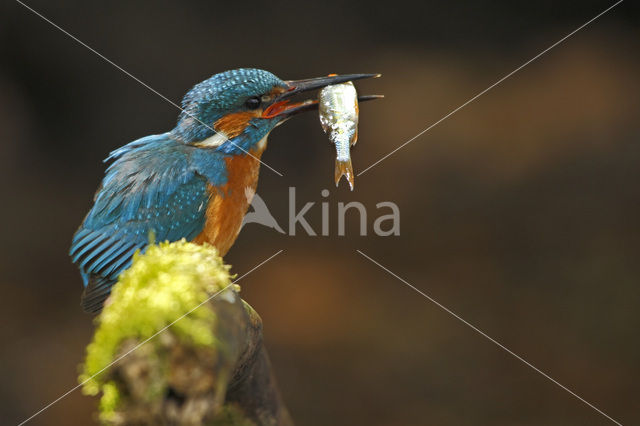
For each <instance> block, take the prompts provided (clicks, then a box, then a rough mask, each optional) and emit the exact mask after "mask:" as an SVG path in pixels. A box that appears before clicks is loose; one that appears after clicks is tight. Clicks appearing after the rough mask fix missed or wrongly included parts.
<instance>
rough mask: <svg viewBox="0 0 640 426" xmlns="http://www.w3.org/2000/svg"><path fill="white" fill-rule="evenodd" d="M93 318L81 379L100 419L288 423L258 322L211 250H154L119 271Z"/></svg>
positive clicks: (244, 425) (184, 246)
mask: <svg viewBox="0 0 640 426" xmlns="http://www.w3.org/2000/svg"><path fill="white" fill-rule="evenodd" d="M225 288H226V289H225ZM216 292H220V293H219V294H218V295H217V296H215V297H213V298H211V296H212V295H214V294H215V293H216ZM209 298H211V299H210V300H208V301H207V299H209ZM198 305H200V306H198ZM187 312H189V313H188V314H187ZM184 314H187V315H186V316H184V318H181V319H179V320H178V321H177V322H175V324H172V325H171V326H169V328H167V329H166V330H164V331H162V332H160V333H159V334H158V335H157V336H155V337H153V338H151V339H150V340H149V341H148V342H146V343H143V344H142V345H140V343H141V342H144V341H145V340H146V339H148V338H150V337H151V336H153V335H154V334H156V333H158V331H160V330H162V329H163V328H164V327H166V326H167V325H169V324H171V323H172V322H174V321H176V320H177V319H178V318H180V317H181V316H183V315H184ZM96 321H97V329H96V332H95V335H94V339H93V342H92V343H91V344H90V345H89V346H88V348H87V358H86V361H85V365H84V372H83V373H82V375H81V376H80V380H81V381H82V382H85V381H86V383H85V384H84V391H85V393H88V394H93V395H95V394H98V393H102V398H101V401H100V414H99V418H100V421H101V422H102V423H103V424H107V425H194V426H195V425H240V426H249V425H274V426H275V425H283V426H287V425H291V424H292V422H291V419H290V418H289V415H288V413H287V410H286V408H285V406H284V404H283V402H282V399H281V397H280V394H279V392H278V388H277V385H276V382H275V379H274V375H273V372H272V370H271V365H270V363H269V358H268V356H267V352H266V349H265V347H264V345H263V340H262V320H261V319H260V316H259V315H258V314H257V313H256V312H255V311H254V310H253V309H252V308H251V307H250V306H249V305H248V304H247V303H245V302H244V301H243V300H242V299H241V298H240V297H239V296H238V288H237V286H234V285H230V277H229V274H228V267H227V266H225V265H224V264H223V263H222V260H221V259H220V258H219V257H218V255H217V253H216V251H215V249H214V248H213V247H210V246H199V245H194V244H190V243H186V242H184V241H180V242H176V243H171V244H169V243H163V244H160V245H159V246H151V247H149V248H148V249H147V251H146V253H145V254H144V255H139V256H136V257H135V259H134V262H133V265H132V266H131V268H129V269H128V270H127V271H125V272H124V273H123V274H122V275H121V276H120V280H119V282H118V284H117V285H116V286H115V287H114V290H113V293H112V296H111V298H110V300H109V303H108V304H107V306H105V308H104V310H103V312H102V313H101V314H100V316H98V317H97V320H96ZM138 345H140V346H139V347H137V348H136V346H138ZM134 348H135V349H134ZM119 358H121V359H119ZM115 360H117V361H116V362H115V363H114V364H113V365H111V366H110V367H108V368H106V369H105V370H104V371H103V372H100V371H101V370H102V369H104V368H105V367H107V366H108V365H109V364H111V363H113V362H114V361H115ZM96 374H97V375H96Z"/></svg>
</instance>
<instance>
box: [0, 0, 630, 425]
mask: <svg viewBox="0 0 640 426" xmlns="http://www.w3.org/2000/svg"><path fill="white" fill-rule="evenodd" d="M612 3H613V2H612V1H611V2H608V1H600V0H598V1H596V0H593V1H590V0H589V1H581V2H568V1H564V2H563V1H561V2H558V1H538V2H527V1H518V2H513V1H493V2H489V1H484V2H433V1H425V2H404V1H394V2H384V3H379V4H378V3H373V2H370V1H367V2H350V3H348V4H342V3H341V2H297V3H285V2H278V1H276V2H261V3H256V4H250V3H237V4H236V3H234V2H224V3H222V2H204V1H199V2H195V1H194V2H177V1H175V2H167V1H165V2H95V3H92V4H89V3H88V2H56V3H55V4H54V3H53V2H45V1H41V0H38V1H35V0H32V1H29V2H28V4H30V5H31V6H33V7H34V8H35V9H37V10H38V11H40V12H41V13H43V14H44V15H45V16H47V17H49V18H50V19H52V20H53V21H54V22H56V23H57V24H59V25H60V26H62V27H63V28H65V29H67V30H68V31H70V32H71V33H73V34H74V35H76V36H77V37H79V38H80V39H81V40H83V41H85V42H86V43H88V44H89V45H91V46H92V47H94V48H96V49H97V50H98V51H100V52H101V53H103V54H104V55H106V56H107V57H109V58H110V59H112V60H113V61H115V62H116V63H117V64H119V65H121V66H122V67H124V68H125V69H127V70H128V71H130V72H131V73H133V74H134V75H136V76H138V77H139V78H141V79H142V80H144V81H145V82H147V83H148V84H150V85H151V86H152V87H154V88H155V89H157V90H158V91H160V92H161V93H163V94H164V95H166V96H168V97H169V98H170V99H172V100H174V101H176V102H177V101H179V100H180V98H181V96H182V95H183V94H184V92H185V91H186V90H188V89H189V88H190V87H191V86H192V85H193V84H195V83H196V82H199V81H201V80H203V79H205V78H207V77H208V76H210V75H211V74H214V73H216V72H219V71H223V70H226V69H231V68H236V67H240V66H255V67H260V68H265V69H268V70H270V71H273V72H274V73H275V74H277V75H279V76H280V77H282V78H285V79H294V78H305V77H314V76H320V75H325V74H328V73H331V72H336V73H347V72H381V73H383V74H384V77H383V78H382V79H379V80H376V81H367V82H363V83H362V84H360V85H359V88H360V91H361V93H384V94H385V95H386V99H385V100H384V101H379V102H376V103H375V104H373V103H372V104H367V105H363V106H362V108H361V127H360V142H359V144H358V146H357V147H356V149H355V150H354V152H353V156H354V166H355V168H356V169H357V170H362V169H364V168H365V167H366V166H368V165H370V164H371V163H373V162H374V161H376V160H377V159H379V158H380V157H381V156H383V155H384V154H386V153H387V152H389V151H390V150H392V149H394V148H395V147H397V146H398V145H400V144H401V143H403V142H404V141H406V140H407V139H409V138H411V137H413V136H414V135H415V134H417V133H418V132H419V131H420V130H422V129H424V128H426V127H427V126H428V125H430V124H432V123H433V122H435V121H436V120H438V119H439V118H441V117H442V116H443V115H445V114H446V113H448V112H449V111H451V110H452V109H454V108H455V107H457V106H459V105H460V104H462V103H463V102H465V101H466V100H468V99H469V98H471V97H472V96H473V95H475V94H476V93H478V92H479V91H481V90H483V89H485V88H486V87H488V86H489V85H490V84H492V83H494V82H495V81H496V80H498V79H499V78H500V77H502V76H503V75H505V74H507V73H508V72H510V71H512V70H513V69H515V68H516V67H517V66H519V65H520V64H522V63H523V62H525V61H526V60H528V59H529V58H531V57H533V56H534V55H536V54H537V53H539V52H540V51H541V50H543V49H544V48H546V47H547V46H549V45H551V44H552V43H554V42H555V41H557V40H558V39H560V38H561V37H563V36H564V35H565V34H567V33H569V32H570V31H572V30H573V29H575V28H576V27H578V26H579V25H581V24H583V23H584V22H586V21H587V20H588V19H590V18H592V17H593V16H595V15H596V14H597V13H599V12H600V11H602V10H604V9H605V8H606V7H607V6H609V5H610V4H612ZM0 13H1V16H2V18H0V19H1V22H0V36H1V37H2V42H1V45H0V46H1V49H2V55H1V56H2V64H1V66H0V137H1V142H0V191H1V193H2V200H3V202H2V209H0V224H1V225H0V226H1V233H0V235H2V244H1V245H0V247H1V248H0V250H1V255H0V277H1V278H0V294H1V295H2V297H1V298H0V300H1V301H0V324H2V325H1V327H0V329H1V332H0V333H1V334H0V341H1V342H2V348H1V349H0V377H1V381H0V419H2V422H1V423H2V424H7V425H9V424H17V423H19V422H20V421H22V420H23V419H25V418H26V417H28V416H29V415H31V414H32V413H34V412H35V411H37V410H38V409H40V408H42V407H43V406H44V405H45V404H47V403H48V402H50V401H52V400H53V399H55V398H57V397H58V396H59V395H60V394H62V393H63V392H65V391H67V390H68V389H70V388H71V387H73V386H74V385H75V384H76V383H77V381H76V380H77V379H76V377H77V370H78V365H79V363H80V362H81V360H82V358H83V354H84V347H85V345H86V344H87V342H88V341H89V339H90V337H91V332H92V324H91V318H90V317H88V316H86V315H84V314H83V313H82V312H81V310H80V307H79V297H80V293H81V282H80V277H79V275H78V273H77V270H76V269H75V267H74V266H73V265H72V264H71V263H70V261H69V259H68V257H67V249H68V246H69V242H70V238H71V235H72V234H73V232H74V231H75V229H76V227H77V226H78V224H79V223H80V221H81V220H82V218H83V217H84V215H85V213H86V212H87V210H88V209H89V208H90V206H91V199H92V196H93V192H94V190H95V189H96V187H97V185H98V183H99V180H100V179H101V177H102V174H103V171H104V168H105V166H104V165H103V164H102V163H101V160H102V159H103V158H105V157H106V155H107V153H108V152H109V151H110V150H112V149H114V148H117V147H118V146H121V145H123V144H125V143H127V142H129V141H131V140H134V139H137V138H139V137H141V136H144V135H147V134H152V133H159V132H163V131H166V130H169V129H170V128H171V127H173V124H174V123H175V119H176V116H177V111H176V110H175V109H174V107H172V106H171V105H169V104H167V103H166V102H165V101H163V100H162V99H160V98H158V97H157V96H156V95H154V94H152V93H150V92H149V91H148V90H146V89H145V88H143V87H142V86H140V85H139V84H138V83H136V82H135V81H133V80H132V79H130V78H129V77H127V76H125V75H124V74H123V73H121V72H120V71H118V70H116V69H114V68H113V67H111V66H110V65H108V64H107V63H105V62H104V61H103V60H101V59H100V58H98V57H97V56H96V55H94V54H93V53H91V52H89V51H88V50H87V49H85V48H83V47H81V46H79V45H78V44H77V43H75V42H74V41H72V40H71V39H69V38H68V37H66V36H65V35H63V34H62V33H60V32H58V31H56V30H55V29H53V28H52V27H51V26H50V25H49V24H47V23H46V22H44V21H43V20H41V19H40V18H38V17H37V16H35V15H33V14H32V13H31V12H29V11H27V10H26V9H25V8H23V7H21V6H20V5H19V4H17V3H12V2H6V3H5V4H3V6H2V7H1V11H0ZM637 16H638V14H637V6H634V5H633V4H632V2H630V1H629V2H624V3H623V4H621V5H620V6H619V7H617V8H616V9H614V10H613V11H611V12H610V13H609V14H607V15H605V16H603V17H602V18H601V19H599V20H598V21H596V22H595V23H593V24H592V25H591V26H589V27H587V28H586V29H584V30H583V31H581V32H579V33H578V34H576V35H575V36H574V37H572V38H571V39H569V40H568V41H567V42H565V43H564V44H562V45H560V46H558V47H557V48H556V49H554V50H552V51H551V52H549V53H548V54H546V55H545V56H543V57H542V58H541V59H540V60H538V61H536V62H534V63H532V64H531V65H529V66H528V67H526V68H525V69H524V70H522V71H521V72H519V73H518V74H516V75H515V76H513V77H512V78H511V79H509V80H507V81H505V82H504V83H503V84H501V85H500V86H498V87H496V88H495V89H494V90H492V91H491V92H489V93H488V94H486V95H485V96H483V97H482V98H480V99H478V100H477V101H476V102H474V103H472V104H471V105H469V106H468V107H466V108H465V109H463V110H462V111H460V112H459V113H457V114H455V115H454V116H452V117H450V118H449V119H447V120H446V121H444V122H443V123H441V124H440V125H438V126H437V127H435V128H434V129H433V130H431V131H429V132H428V133H426V134H425V135H423V136H422V137H420V138H419V139H417V140H415V141H414V142H412V143H411V144H409V145H408V146H407V147H405V148H404V149H402V150H400V151H399V152H397V153H396V154H394V155H393V156H392V157H390V158H389V159H387V160H386V161H384V162H383V163H381V164H379V165H378V166H377V167H375V168H373V169H371V170H369V171H368V172H367V173H366V174H364V175H362V176H360V177H359V178H357V179H356V189H355V191H354V192H352V193H351V192H349V191H348V189H347V186H346V185H344V182H343V185H342V186H341V187H340V188H339V189H336V188H335V187H334V186H333V183H332V179H333V161H334V160H333V155H334V154H333V149H332V147H331V146H330V144H329V142H328V140H327V138H326V137H325V136H324V135H323V133H322V131H321V129H320V126H319V124H318V121H317V117H315V116H313V114H309V115H307V116H304V117H298V118H297V119H295V120H292V121H291V122H289V123H287V125H285V126H283V127H281V128H279V129H277V130H276V131H274V132H273V134H272V136H271V138H270V148H269V150H267V153H266V154H265V156H264V157H263V159H264V161H266V162H267V163H269V164H270V165H272V166H273V167H275V168H276V169H278V170H280V171H282V172H283V173H284V174H285V176H284V177H278V176H277V175H275V174H273V173H271V172H270V171H269V170H267V169H265V168H263V170H262V176H261V181H260V186H259V188H258V193H259V194H260V195H261V196H262V197H263V198H264V199H265V200H266V202H267V203H268V206H269V208H270V209H271V212H272V213H273V215H274V216H275V217H276V219H278V221H279V222H280V225H281V226H283V227H286V226H287V191H288V187H290V186H295V187H296V188H297V199H298V204H299V205H301V204H304V203H305V202H308V201H315V202H316V206H315V207H314V208H312V209H311V212H310V214H308V215H307V217H308V219H309V222H310V223H311V224H312V225H313V226H314V227H315V228H316V230H319V229H320V223H321V221H320V207H319V205H318V203H320V202H322V201H328V202H329V203H330V207H331V215H330V216H331V217H330V220H331V221H332V223H331V226H332V231H331V232H332V235H335V234H336V233H337V232H336V219H337V213H336V210H337V203H338V202H339V201H349V200H358V201H361V202H362V203H364V204H365V205H366V206H367V208H368V211H369V215H370V217H369V220H368V222H369V225H368V226H369V231H371V230H372V224H373V220H374V219H375V218H376V217H377V215H378V211H377V210H376V208H375V204H376V203H377V202H380V201H386V200H390V201H394V202H396V203H397V204H398V205H399V207H400V209H401V214H402V216H401V236H399V237H387V238H380V237H376V236H374V235H370V236H367V237H360V236H357V233H358V223H357V220H354V219H356V218H355V215H354V217H351V219H352V220H350V221H349V222H348V224H347V234H348V235H347V236H346V237H334V236H332V237H308V236H305V234H304V232H303V231H302V230H301V229H299V235H298V236H296V237H289V236H285V235H281V234H278V233H276V232H275V231H273V230H270V229H267V228H264V227H260V226H258V225H255V224H253V225H248V226H247V227H245V229H244V230H243V232H242V233H241V235H240V238H239V239H238V241H237V243H236V245H235V246H234V248H233V249H232V250H231V251H230V252H229V254H228V256H227V257H226V261H227V262H228V263H230V264H232V265H233V270H234V271H235V272H237V273H240V274H242V273H243V272H244V271H247V270H249V269H250V268H252V267H253V266H254V265H256V264H258V263H259V262H261V261H262V260H263V259H265V258H267V257H269V256H270V255H271V254H273V253H274V252H275V251H277V250H278V249H284V250H285V252H284V253H283V254H282V255H280V256H279V257H277V258H276V259H274V260H273V261H272V262H270V263H268V264H266V265H265V266H264V267H262V268H261V269H259V270H257V271H255V272H254V273H253V274H251V275H250V276H248V277H247V278H246V279H244V280H242V282H241V285H242V289H243V291H242V294H243V297H244V298H245V299H246V300H247V301H248V302H249V303H251V304H252V305H253V306H254V307H255V308H256V309H257V311H258V312H259V313H260V314H261V315H262V317H263V319H264V323H265V332H266V341H267V345H268V348H269V351H270V353H271V357H272V361H273V364H274V368H275V370H276V373H277V376H278V380H279V382H280V385H281V388H282V392H283V394H284V397H285V400H286V401H287V403H288V406H289V408H290V411H291V413H292V415H293V417H294V419H295V420H296V421H297V424H299V425H311V426H315V425H329V424H331V425H361V424H362V425H365V424H366V425H381V426H390V425H482V424H487V425H495V424H498V425H540V424H545V425H585V424H594V425H595V424H610V423H608V422H607V421H606V419H605V418H604V417H602V416H600V415H599V414H598V413H596V412H595V411H593V410H592V409H590V408H589V407H587V406H586V405H584V404H583V403H581V402H580V401H578V400H577V399H575V398H574V397H572V396H571V395H569V394H568V393H567V392H565V391H563V390H562V389H560V388H559V387H557V386H556V385H554V384H552V383H551V382H549V381H548V380H546V379H545V378H543V377H542V376H540V375H539V374H537V373H536V372H534V371H533V370H531V369H530V368H528V367H526V366H525V365H523V364H521V363H520V362H518V361H517V360H515V359H514V358H512V357H511V356H510V355H508V354H506V353H505V352H503V351H502V350H500V349H499V348H497V347H496V346H494V345H493V344H492V343H490V342H489V341H487V340H486V339H484V338H482V337H481V336H479V335H478V334H476V333H475V332H473V331H472V330H470V329H469V328H467V327H466V326H464V325H463V324H461V323H460V322H458V321H457V320H456V319H454V318H452V317H451V316H450V315H448V314H446V313H445V312H443V311H442V310H440V309H439V308H437V307H436V306H435V305H433V304H432V303H431V302H429V301H428V300H426V299H425V298H423V297H421V296H419V295H418V294H417V293H415V292H414V291H413V290H411V289H409V288H408V287H406V286H405V285H404V284H402V283H401V282H400V281H398V280H396V279H395V278H393V277H392V276H390V275H388V274H387V273H385V272H384V271H382V270H381V269H380V268H378V267H377V266H375V265H374V264H372V263H370V262H369V261H367V260H366V259H364V258H363V257H361V256H360V255H358V254H357V253H356V252H355V249H361V250H363V251H364V252H365V253H367V254H368V255H370V256H372V257H373V258H374V259H377V260H378V261H380V262H381V263H382V264H384V265H386V266H387V267H389V268H390V269H391V270H392V271H394V272H395V273H397V274H398V275H400V276H402V277H404V278H405V279H406V280H408V281H409V282H410V283H412V284H413V285H415V286H416V287H418V288H420V289H422V290H423V291H425V292H426V293H427V294H429V295H431V296H432V297H434V298H435V299H437V300H438V301H439V302H441V303H443V304H444V305H446V306H448V307H449V308H451V309H452V310H454V311H455V312H457V313H458V314H460V315H461V316H462V317H464V318H465V319H466V320H468V321H470V322H471V323H473V324H475V325H476V326H478V327H479V328H481V329H482V330H484V331H485V332H487V333H488V334H489V335H491V336H493V337H495V338H496V339H497V340H499V341H500V342H502V343H503V344H505V345H506V346H507V347H509V348H511V349H512V350H514V351H515V352H517V353H518V354H521V355H522V356H523V357H524V358H526V359H527V360H528V361H530V362H532V363H533V364H534V365H536V366H537V367H539V368H540V369H542V370H544V371H546V372H548V373H549V374H550V375H551V376H553V377H554V378H555V379H557V380H558V381H559V382H561V383H563V384H565V385H567V386H568V387H569V388H571V389H572V390H574V391H575V392H577V393H578V394H579V395H581V396H583V397H584V398H585V399H587V400H589V401H591V402H593V403H594V404H595V405H596V406H598V407H599V408H601V409H602V410H604V411H605V412H607V413H608V414H610V415H611V416H612V417H614V418H616V419H617V420H619V421H620V422H622V423H624V424H638V423H640V410H638V395H639V393H640V386H639V385H638V383H639V382H640V365H639V362H638V361H639V360H640V344H639V341H638V327H639V326H640V312H639V308H640V286H639V284H640V283H639V277H640V266H639V262H638V256H639V255H640V232H639V227H638V217H639V214H640V203H639V202H638V201H639V199H640V190H639V186H638V182H639V178H640V171H639V170H640V167H639V166H640V144H639V138H640V120H639V118H638V116H639V115H638V112H639V110H638V107H639V106H640V81H639V78H638V77H639V76H640V58H639V57H638V52H639V51H640V39H639V38H638V35H639V31H638V30H639V25H638V19H637ZM324 188H328V189H330V191H331V194H330V196H329V198H328V199H327V200H325V199H323V198H322V197H321V195H320V192H321V190H322V189H324ZM95 403H96V401H95V400H91V399H89V398H87V397H84V396H82V395H81V393H80V392H79V391H76V392H74V393H72V394H71V395H69V396H68V397H67V398H65V399H63V400H62V401H60V402H59V403H57V404H56V405H54V406H53V407H51V408H50V409H48V410H47V411H45V412H44V413H43V414H41V415H40V416H38V417H37V418H35V419H34V420H33V421H32V422H31V423H30V424H33V425H69V424H91V423H92V412H93V411H94V410H95Z"/></svg>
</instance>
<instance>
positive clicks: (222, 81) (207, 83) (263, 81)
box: [175, 68, 286, 141]
mask: <svg viewBox="0 0 640 426" xmlns="http://www.w3.org/2000/svg"><path fill="white" fill-rule="evenodd" d="M276 86H279V87H286V83H285V82H284V81H282V80H280V79H279V78H278V77H276V76H275V75H273V74H272V73H270V72H268V71H264V70H260V69H255V68H240V69H236V70H231V71H225V72H221V73H219V74H216V75H214V76H213V77H211V78H209V79H207V80H204V81H203V82H201V83H198V84H196V85H195V86H194V87H193V88H192V89H191V90H189V92H187V94H186V95H185V96H184V98H183V99H182V108H183V109H184V111H183V112H181V113H180V116H179V118H178V124H177V126H176V129H175V132H177V133H178V134H179V135H180V136H182V137H183V138H184V139H185V140H187V141H194V140H202V139H205V138H207V137H209V136H211V135H212V134H213V132H212V131H211V129H208V128H207V127H206V126H204V125H203V124H202V123H206V124H207V125H208V126H212V125H213V123H214V122H215V121H216V120H218V119H219V118H221V117H222V116H224V115H225V114H228V113H230V112H232V111H238V110H242V109H243V108H244V102H245V100H246V99H248V98H249V97H251V96H259V95H261V94H264V93H268V92H269V91H271V89H272V88H273V87H276ZM193 117H197V119H198V120H200V121H201V122H202V123H199V122H198V120H194V119H193Z"/></svg>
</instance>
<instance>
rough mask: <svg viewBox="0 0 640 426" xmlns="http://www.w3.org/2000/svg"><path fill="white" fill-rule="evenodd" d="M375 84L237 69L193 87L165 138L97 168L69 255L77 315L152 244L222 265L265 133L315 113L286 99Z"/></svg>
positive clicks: (132, 146)
mask: <svg viewBox="0 0 640 426" xmlns="http://www.w3.org/2000/svg"><path fill="white" fill-rule="evenodd" d="M377 76H378V75H377V74H346V75H330V76H326V77H318V78H310V79H304V80H288V81H285V80H282V79H280V78H278V77H276V76H275V75H274V74H272V73H271V72H268V71H265V70H260V69H255V68H241V69H235V70H230V71H225V72H221V73H218V74H215V75H213V76H212V77H210V78H208V79H206V80H204V81H202V82H200V83H198V84H196V85H195V86H194V87H193V88H192V89H191V90H189V91H188V92H187V93H186V95H185V96H184V98H183V100H182V104H181V106H182V107H181V111H180V113H179V115H178V119H177V124H176V126H175V127H174V128H173V129H172V130H170V131H168V132H166V133H162V134H155V135H150V136H145V137H142V138H140V139H137V140H135V141H133V142H130V143H128V144H127V145H124V146H122V147H120V148H118V149H116V150H114V151H112V152H111V153H110V155H109V156H108V157H107V158H106V159H105V160H104V161H105V162H108V163H110V164H109V166H108V167H107V169H106V171H105V175H104V178H103V180H102V183H101V185H100V186H99V188H98V190H97V192H96V193H95V196H94V200H93V206H92V208H91V209H90V211H89V212H88V213H87V215H86V216H85V218H84V220H83V221H82V223H81V225H80V227H79V228H78V230H77V231H76V232H75V234H74V235H73V238H72V242H71V248H70V250H69V255H70V257H71V260H72V262H73V263H74V264H76V265H77V266H78V268H79V270H80V275H81V277H82V280H83V285H84V291H83V293H82V297H81V303H80V304H81V306H82V309H83V310H84V311H86V312H88V313H93V314H96V313H99V312H100V311H101V310H102V307H103V304H104V302H105V300H106V299H107V298H108V297H109V294H110V292H111V288H112V287H113V285H114V284H115V283H116V282H117V279H118V276H119V274H120V273H121V272H122V271H124V270H126V269H127V268H128V267H129V266H130V265H131V262H132V258H133V255H134V253H136V252H137V251H141V252H144V250H145V249H146V247H148V246H149V245H150V244H153V242H154V241H169V242H173V241H178V240H182V239H185V240H187V241H191V242H193V243H196V244H204V243H208V244H210V245H212V246H214V247H216V249H217V250H218V253H219V254H220V256H224V255H225V254H226V253H227V251H228V250H229V249H230V248H231V246H232V245H233V243H234V241H235V240H236V237H237V236H238V233H239V231H240V228H241V227H242V221H243V217H244V215H245V213H246V212H247V209H248V207H249V199H248V197H246V195H245V194H246V191H247V188H248V189H249V191H252V192H254V193H255V191H256V187H257V184H258V175H259V170H260V164H261V160H260V158H261V156H262V153H263V152H264V150H265V149H266V147H267V137H268V136H269V133H270V132H271V131H272V130H273V129H274V128H275V127H277V126H278V125H280V124H282V123H284V122H285V121H286V120H288V119H289V118H291V117H292V116H294V115H296V114H299V113H301V112H305V111H313V110H317V108H318V102H317V100H315V99H307V100H304V101H298V102H294V101H292V99H291V98H292V97H293V96H295V95H297V94H299V93H302V92H306V91H310V90H314V89H321V88H323V87H326V86H328V85H332V84H339V83H342V82H346V81H353V80H358V79H363V78H369V77H377ZM363 98H367V97H363ZM363 100H367V99H363Z"/></svg>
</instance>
